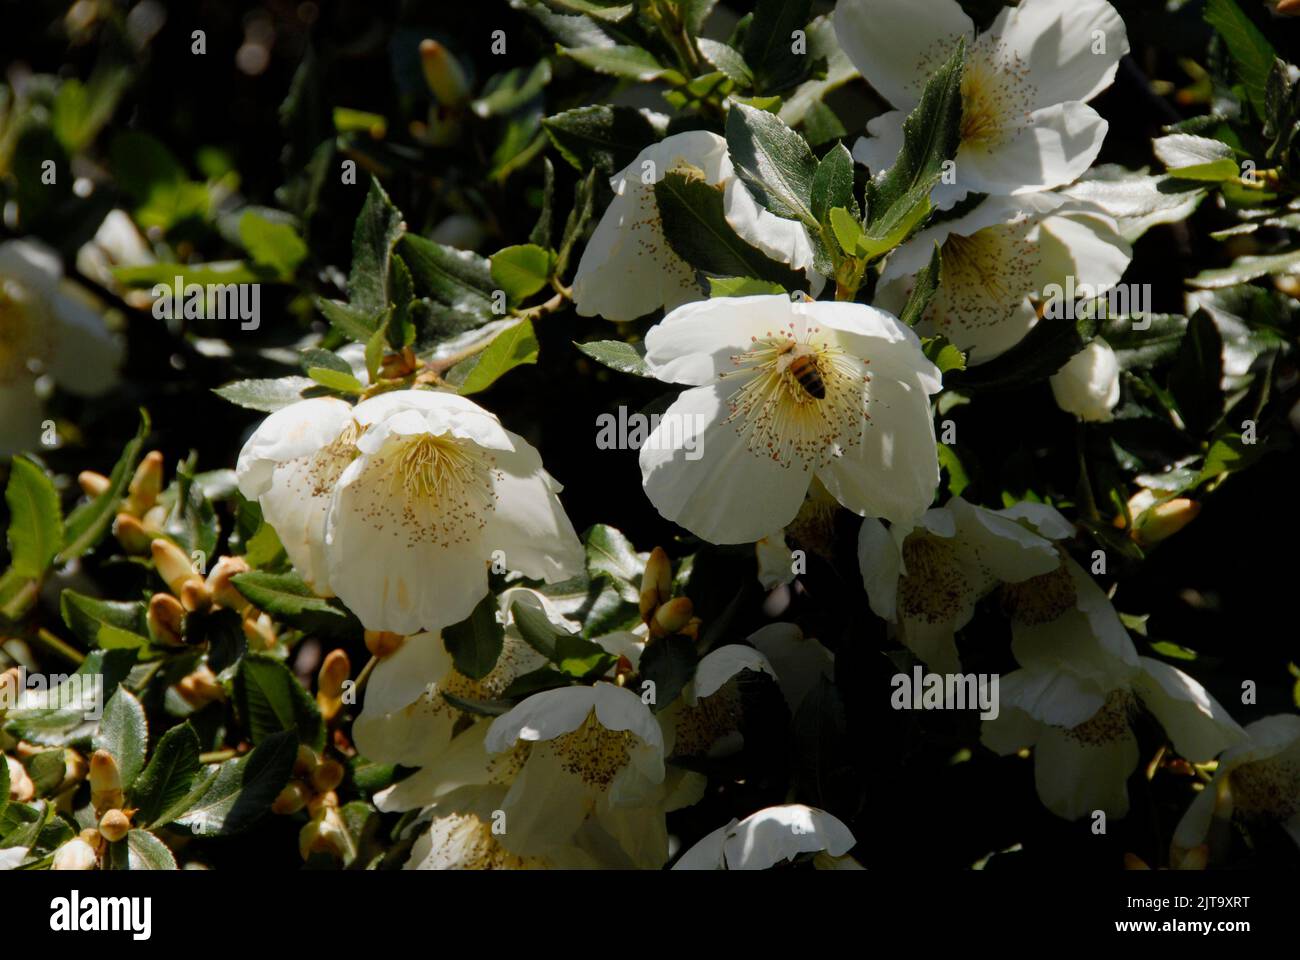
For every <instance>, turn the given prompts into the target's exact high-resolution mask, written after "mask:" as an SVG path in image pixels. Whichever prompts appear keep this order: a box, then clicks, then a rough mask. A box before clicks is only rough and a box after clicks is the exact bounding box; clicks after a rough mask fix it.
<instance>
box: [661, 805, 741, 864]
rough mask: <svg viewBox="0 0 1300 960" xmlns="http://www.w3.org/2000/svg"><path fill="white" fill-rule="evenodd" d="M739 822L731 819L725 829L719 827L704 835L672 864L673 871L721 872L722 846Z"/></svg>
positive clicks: (733, 818)
mask: <svg viewBox="0 0 1300 960" xmlns="http://www.w3.org/2000/svg"><path fill="white" fill-rule="evenodd" d="M739 822H740V821H738V820H736V818H735V817H732V819H731V822H730V823H729V824H727V825H726V826H725V827H719V828H718V829H717V830H714V831H713V832H712V833H709V834H706V835H705V836H704V837H703V838H701V839H700V840H699V841H697V842H696V843H695V844H694V845H693V846H692V847H691V848H690V849H689V850H687V851H686V852H685V853H683V854H682V855H681V856H680V857H678V858H677V862H676V863H674V864H673V869H674V870H721V869H723V867H724V862H723V859H722V845H723V844H724V843H725V842H726V840H727V837H728V836H730V835H731V833H732V831H734V830H735V827H736V824H737V823H739Z"/></svg>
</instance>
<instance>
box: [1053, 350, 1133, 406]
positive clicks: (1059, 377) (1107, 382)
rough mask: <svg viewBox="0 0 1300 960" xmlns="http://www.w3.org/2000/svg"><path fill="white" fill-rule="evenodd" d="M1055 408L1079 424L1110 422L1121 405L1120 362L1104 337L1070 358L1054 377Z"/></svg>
mask: <svg viewBox="0 0 1300 960" xmlns="http://www.w3.org/2000/svg"><path fill="white" fill-rule="evenodd" d="M1050 382H1051V385H1052V396H1053V397H1055V398H1056V405H1057V406H1058V407H1060V408H1061V409H1062V410H1064V411H1065V412H1066V413H1072V414H1074V415H1075V416H1076V417H1078V418H1079V419H1080V420H1088V421H1107V420H1110V419H1112V416H1111V411H1112V410H1114V408H1115V404H1117V403H1119V360H1118V359H1117V358H1116V356H1115V351H1114V350H1112V349H1111V348H1110V344H1108V343H1107V342H1106V341H1105V340H1103V339H1102V338H1101V337H1097V338H1095V339H1093V340H1092V341H1090V342H1089V343H1088V345H1087V346H1086V347H1084V348H1083V349H1082V350H1080V351H1079V352H1078V353H1076V354H1075V355H1074V356H1073V357H1071V358H1070V359H1069V360H1068V361H1067V362H1066V364H1065V366H1063V367H1062V368H1061V369H1060V370H1058V371H1057V372H1056V373H1054V374H1052V377H1051V381H1050Z"/></svg>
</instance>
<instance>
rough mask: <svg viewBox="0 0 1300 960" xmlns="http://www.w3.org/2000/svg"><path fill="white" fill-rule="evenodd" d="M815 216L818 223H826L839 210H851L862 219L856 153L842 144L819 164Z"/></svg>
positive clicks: (815, 181)
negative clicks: (855, 190)
mask: <svg viewBox="0 0 1300 960" xmlns="http://www.w3.org/2000/svg"><path fill="white" fill-rule="evenodd" d="M811 201H812V213H813V216H814V217H816V218H817V222H818V223H822V224H824V223H826V222H827V217H829V216H830V213H831V211H832V210H833V209H834V208H836V207H843V208H845V209H846V210H848V211H850V212H851V213H852V215H853V217H854V218H855V219H856V218H858V217H860V216H861V212H860V210H859V208H858V200H857V197H855V196H854V195H853V154H851V153H849V151H848V148H847V147H845V146H844V144H842V143H837V144H836V145H835V146H833V147H831V149H830V150H828V151H826V156H824V157H822V159H821V162H820V163H818V164H817V173H816V174H815V175H814V176H813V182H812V196H811Z"/></svg>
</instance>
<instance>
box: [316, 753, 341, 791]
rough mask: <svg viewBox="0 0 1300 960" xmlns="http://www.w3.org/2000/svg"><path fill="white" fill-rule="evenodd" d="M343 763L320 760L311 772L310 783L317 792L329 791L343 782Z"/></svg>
mask: <svg viewBox="0 0 1300 960" xmlns="http://www.w3.org/2000/svg"><path fill="white" fill-rule="evenodd" d="M343 773H344V770H343V764H341V763H339V762H338V761H337V760H322V761H321V764H320V766H318V767H317V768H316V769H315V770H313V771H312V772H311V785H312V789H314V790H315V791H316V792H317V793H329V792H330V791H331V790H333V789H334V788H335V787H337V786H338V785H339V784H340V783H342V782H343Z"/></svg>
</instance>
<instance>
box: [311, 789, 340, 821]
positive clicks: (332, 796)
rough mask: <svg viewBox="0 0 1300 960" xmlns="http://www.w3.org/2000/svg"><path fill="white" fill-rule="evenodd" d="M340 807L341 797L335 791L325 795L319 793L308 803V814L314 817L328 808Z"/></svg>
mask: <svg viewBox="0 0 1300 960" xmlns="http://www.w3.org/2000/svg"><path fill="white" fill-rule="evenodd" d="M338 805H339V795H338V794H337V793H335V792H334V791H333V790H329V791H327V792H325V793H317V794H314V795H313V796H312V798H311V799H310V800H308V801H307V812H308V813H310V814H311V815H312V816H313V817H314V816H317V815H318V814H319V813H320V812H321V811H322V810H324V809H325V808H326V807H337V806H338Z"/></svg>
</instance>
